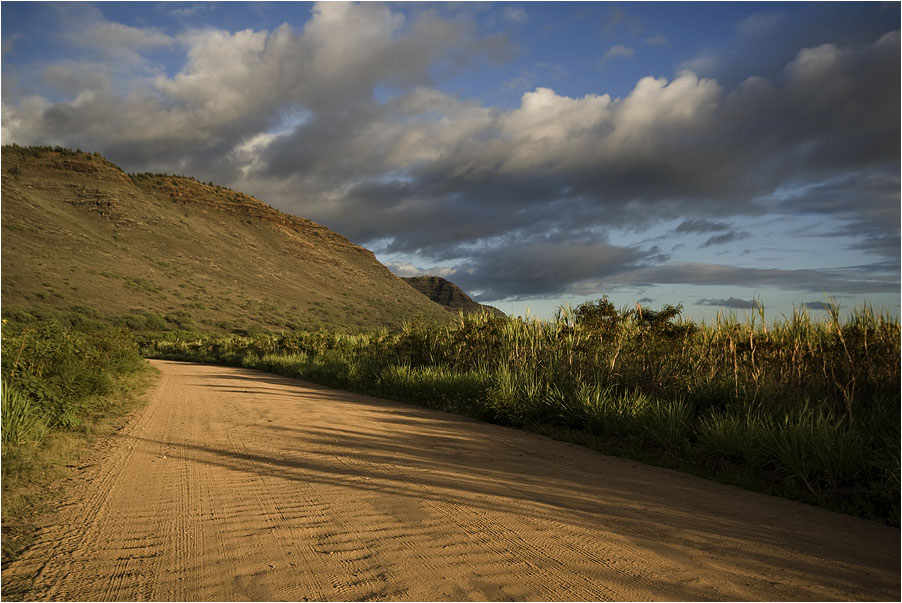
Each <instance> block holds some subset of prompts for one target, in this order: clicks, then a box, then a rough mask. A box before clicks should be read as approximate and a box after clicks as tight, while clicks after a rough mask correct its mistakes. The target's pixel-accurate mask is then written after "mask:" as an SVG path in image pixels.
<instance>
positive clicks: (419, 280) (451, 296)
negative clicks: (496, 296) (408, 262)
mask: <svg viewBox="0 0 902 603" xmlns="http://www.w3.org/2000/svg"><path fill="white" fill-rule="evenodd" d="M404 280H405V281H407V283H408V284H409V285H410V286H411V287H413V288H414V289H416V290H417V291H419V292H420V293H422V294H423V295H425V296H426V297H428V298H429V299H431V300H432V301H434V302H435V303H437V304H439V305H440V306H443V307H445V308H447V309H448V310H451V311H453V312H457V311H458V310H463V311H464V312H468V313H469V312H482V311H487V312H489V313H491V314H495V315H497V316H504V315H505V314H504V312H502V311H501V310H499V309H498V308H493V307H492V306H486V305H484V304H480V303H478V302H476V301H473V300H472V299H471V298H470V296H469V295H467V294H466V293H464V292H463V290H461V288H460V287H458V286H457V285H455V284H454V283H452V282H451V281H449V280H447V279H444V278H442V277H440V276H411V277H405V278H404Z"/></svg>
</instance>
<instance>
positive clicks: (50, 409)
mask: <svg viewBox="0 0 902 603" xmlns="http://www.w3.org/2000/svg"><path fill="white" fill-rule="evenodd" d="M4 322H5V321H4ZM2 347H3V365H2V375H3V413H2V417H3V430H2V434H3V444H4V453H5V452H6V445H7V444H24V443H27V442H32V443H36V442H39V441H40V440H41V438H42V437H43V435H44V434H45V433H46V432H47V430H49V429H71V428H74V427H77V426H78V425H79V424H80V423H81V422H82V421H83V419H84V418H85V417H86V416H88V415H89V414H91V413H93V412H96V411H97V410H99V407H98V405H101V404H105V403H106V401H105V400H104V399H103V396H105V395H107V394H110V393H112V392H113V391H114V389H115V385H116V380H117V378H119V377H120V376H122V375H124V374H129V373H134V372H137V371H139V370H140V369H141V368H142V366H143V363H142V360H141V356H140V354H139V353H138V347H137V345H136V344H135V341H134V339H132V337H131V335H130V334H129V333H128V332H127V331H124V330H104V331H98V330H95V331H77V330H73V329H71V328H68V327H63V326H61V325H59V324H56V323H48V324H44V325H42V326H39V327H36V328H26V329H14V328H13V327H6V326H5V328H4V329H3V335H2Z"/></svg>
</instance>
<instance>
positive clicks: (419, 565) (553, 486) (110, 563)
mask: <svg viewBox="0 0 902 603" xmlns="http://www.w3.org/2000/svg"><path fill="white" fill-rule="evenodd" d="M154 365H155V366H157V367H158V368H159V369H160V371H161V372H162V373H161V378H160V381H159V383H158V385H157V386H156V387H155V389H154V390H153V392H152V393H151V394H150V401H149V404H148V405H147V407H146V408H144V409H142V410H141V411H139V412H138V413H137V414H136V415H135V416H134V417H133V419H132V420H131V421H130V422H129V423H128V425H127V426H126V427H125V428H123V429H122V430H121V431H120V432H118V434H117V435H116V436H115V437H114V438H113V439H112V441H110V442H108V443H107V444H106V445H105V447H103V448H102V449H100V450H98V451H97V452H96V453H95V455H94V459H93V460H94V462H93V464H92V465H91V466H89V467H86V468H83V470H82V471H81V472H80V474H79V475H78V476H77V477H76V478H74V479H73V484H72V486H71V487H70V488H69V489H68V491H69V495H68V496H69V498H68V500H67V501H66V502H65V504H64V505H63V506H62V508H61V509H60V510H59V512H58V513H57V514H55V515H54V516H53V517H51V518H49V520H48V525H47V526H46V527H45V528H44V529H43V531H42V532H41V534H40V536H39V539H38V542H37V544H36V545H35V546H34V547H32V548H31V549H30V550H29V551H28V552H27V553H26V554H25V555H24V556H23V557H22V558H21V559H20V560H18V561H17V562H16V563H14V564H10V566H9V567H6V568H4V576H3V578H4V583H5V584H6V585H8V584H10V582H8V581H10V580H12V581H15V580H19V579H26V580H30V579H32V578H31V577H32V576H33V581H34V582H33V588H34V590H33V591H32V595H33V596H34V597H35V598H39V599H52V600H72V599H76V600H136V599H141V600H195V601H203V600H295V601H303V600H345V601H355V600H369V599H392V600H420V601H430V600H468V599H478V600H650V599H658V600H660V599H669V600H674V599H676V600H708V599H730V600H739V599H753V600H786V599H794V600H799V599H804V600H829V599H847V600H848V599H852V600H855V599H861V600H896V601H898V600H899V596H900V593H899V586H900V574H899V567H900V565H899V564H900V556H899V530H898V529H893V528H888V527H885V526H881V525H878V524H876V523H871V522H866V521H861V520H857V519H854V518H851V517H846V516H843V515H839V514H835V513H830V512H827V511H823V510H820V509H816V508H813V507H809V506H806V505H802V504H797V503H793V502H789V501H785V500H780V499H777V498H772V497H767V496H762V495H758V494H754V493H749V492H743V491H740V490H737V489H734V488H731V487H727V486H722V485H718V484H715V483H712V482H707V481H703V480H700V479H697V478H694V477H691V476H687V475H682V474H679V473H676V472H672V471H668V470H664V469H657V468H653V467H646V466H642V465H639V464H636V463H633V462H630V461H624V460H619V459H614V458H609V457H604V456H601V455H598V454H596V453H593V452H591V451H589V450H586V449H582V448H580V447H577V446H573V445H569V444H564V443H560V442H555V441H552V440H549V439H547V438H543V437H540V436H536V435H532V434H528V433H523V432H519V431H514V430H511V429H506V428H503V427H498V426H494V425H487V424H482V423H478V422H476V421H472V420H469V419H466V418H461V417H457V416H454V415H449V414H445V413H440V412H433V411H429V410H424V409H420V408H416V407H411V406H406V405H403V404H398V403H394V402H388V401H385V400H379V399H375V398H369V397H365V396H359V395H355V394H349V393H347V392H341V391H335V390H330V389H327V388H324V387H320V386H316V385H310V384H308V383H305V382H301V381H295V380H291V379H285V378H281V377H276V376H272V375H267V374H264V373H259V372H256V371H249V370H241V369H232V368H222V367H212V366H202V365H193V364H180V363H173V362H160V361H155V362H154Z"/></svg>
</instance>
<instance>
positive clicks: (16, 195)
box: [0, 145, 448, 331]
mask: <svg viewBox="0 0 902 603" xmlns="http://www.w3.org/2000/svg"><path fill="white" fill-rule="evenodd" d="M0 158H2V187H3V190H2V192H3V204H2V232H3V237H4V240H3V243H4V244H3V249H2V262H3V282H2V295H3V302H4V315H5V316H6V315H11V316H13V317H19V318H22V319H23V320H26V319H28V318H29V317H31V318H34V317H41V316H52V315H53V314H54V313H60V312H68V311H71V310H72V309H73V308H76V309H78V310H79V311H80V312H82V313H85V314H86V315H89V317H90V318H92V319H97V320H101V321H103V320H107V321H111V322H115V323H119V324H124V325H126V326H129V327H132V328H137V329H140V328H141V327H142V326H146V327H147V328H151V327H152V326H155V327H157V328H202V329H204V330H207V329H209V330H220V331H221V330H226V331H243V330H254V329H264V330H279V329H319V328H323V329H330V330H342V331H359V330H367V329H373V328H379V327H395V326H398V325H399V324H400V322H402V321H404V320H412V319H415V318H417V317H421V318H423V319H425V320H428V321H440V322H445V321H447V320H448V315H447V312H446V311H445V310H443V309H442V308H441V307H439V306H438V305H437V304H435V303H434V302H431V301H430V300H428V299H427V298H425V297H424V296H422V295H421V294H419V293H418V292H417V291H415V290H413V289H412V288H411V287H410V286H409V285H408V284H406V283H405V282H404V281H402V280H401V279H400V278H399V277H397V276H395V275H394V274H392V273H391V272H390V271H389V270H388V268H386V267H385V266H384V265H382V264H381V263H380V262H379V261H378V260H377V259H376V257H375V255H374V254H373V252H372V251H370V250H368V249H365V248H363V247H360V246H358V245H355V244H353V243H351V242H350V241H349V240H348V239H347V238H346V237H344V236H342V235H340V234H339V233H336V232H334V231H332V230H330V229H329V228H327V227H325V226H323V225H320V224H317V223H316V222H313V221H312V220H308V219H306V218H301V217H297V216H292V215H289V214H286V213H283V212H281V211H279V210H277V209H275V208H272V207H270V206H269V205H267V204H265V203H263V202H262V201H260V200H259V199H256V198H254V197H252V196H250V195H246V194H244V193H240V192H238V191H235V190H232V189H229V188H226V187H222V186H216V185H213V184H205V183H203V182H199V181H198V180H196V179H195V178H191V177H185V176H173V175H167V174H151V173H136V174H127V173H125V172H124V171H123V170H122V169H121V168H119V167H118V166H116V165H115V164H113V163H112V162H110V161H108V160H107V159H105V158H104V157H102V156H101V155H99V154H98V153H87V152H82V151H71V150H68V149H63V148H60V147H55V148H51V147H19V146H16V145H9V146H4V147H3V148H2V152H0Z"/></svg>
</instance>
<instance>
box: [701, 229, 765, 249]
mask: <svg viewBox="0 0 902 603" xmlns="http://www.w3.org/2000/svg"><path fill="white" fill-rule="evenodd" d="M751 236H752V235H751V233H749V232H745V231H739V230H733V231H730V232H725V233H723V234H719V235H713V236H711V237H708V240H707V241H705V242H704V243H702V244H701V245H700V246H699V247H712V246H714V245H725V244H726V243H732V242H733V241H741V240H743V239H748V238H750V237H751Z"/></svg>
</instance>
